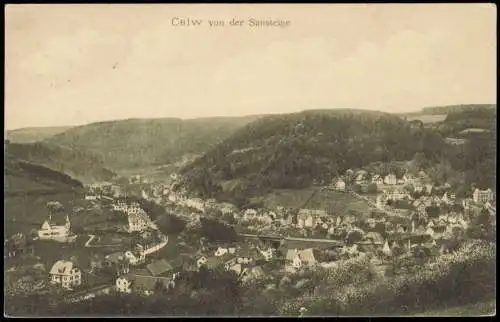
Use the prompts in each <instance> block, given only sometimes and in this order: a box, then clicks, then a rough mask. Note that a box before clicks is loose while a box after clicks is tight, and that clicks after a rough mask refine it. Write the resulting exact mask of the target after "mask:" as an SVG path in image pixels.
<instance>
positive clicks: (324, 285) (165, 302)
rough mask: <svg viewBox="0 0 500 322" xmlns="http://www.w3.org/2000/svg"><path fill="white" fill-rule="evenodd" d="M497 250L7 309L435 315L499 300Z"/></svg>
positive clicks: (472, 247) (210, 275)
mask: <svg viewBox="0 0 500 322" xmlns="http://www.w3.org/2000/svg"><path fill="white" fill-rule="evenodd" d="M495 253H496V246H495V245H494V244H491V243H487V242H484V241H483V242H481V241H472V242H469V243H467V244H465V245H463V246H462V247H461V248H460V249H459V250H458V251H457V252H455V253H452V254H447V255H441V256H440V257H438V258H437V260H435V261H431V262H429V263H427V264H424V265H423V266H422V267H420V268H419V269H418V270H417V271H413V272H411V273H402V274H399V275H395V276H394V277H388V276H386V277H383V276H380V275H378V274H377V273H376V272H375V270H374V267H373V266H372V264H370V261H369V260H368V259H367V258H355V259H349V260H346V261H344V262H341V264H340V265H339V267H338V268H332V269H318V270H315V271H303V272H301V273H297V274H292V275H290V276H288V277H283V278H274V277H273V278H271V277H264V278H262V279H260V280H257V281H254V282H253V283H252V284H245V285H242V284H241V283H240V282H239V281H238V280H237V278H236V276H235V275H233V274H232V273H229V272H226V271H224V270H218V269H215V270H201V271H200V272H198V273H185V274H184V275H182V276H181V278H180V279H179V281H178V282H177V284H176V288H175V289H174V290H172V291H167V290H164V291H163V292H159V293H158V295H154V296H150V297H140V296H103V297H99V298H96V299H92V300H89V301H85V302H80V303H77V304H64V303H62V302H61V303H59V304H57V305H49V303H48V299H47V298H46V297H40V296H38V297H37V296H31V297H22V296H16V297H12V298H8V299H6V312H7V314H9V315H11V316H30V315H31V316H67V315H75V316H83V315H87V316H88V315H93V316H110V315H123V316H132V315H157V316H171V315H181V316H182V315H194V316H200V315H208V316H216V315H236V316H276V315H284V316H288V315H290V316H297V315H298V314H299V309H300V308H301V307H305V308H307V310H308V315H311V316H319V315H336V316H346V315H348V316H353V315H357V316H360V315H372V316H373V315H400V314H407V313H408V312H432V311H433V310H439V309H442V308H443V307H452V306H463V305H468V304H474V303H477V302H478V301H483V302H487V301H491V300H492V299H494V298H495V282H494V281H495V271H496V262H495Z"/></svg>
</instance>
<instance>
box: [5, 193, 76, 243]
mask: <svg viewBox="0 0 500 322" xmlns="http://www.w3.org/2000/svg"><path fill="white" fill-rule="evenodd" d="M82 199H83V196H82V195H81V194H79V193H66V194H53V195H26V196H22V195H21V196H9V197H4V229H5V231H4V232H5V235H6V236H10V235H13V234H15V233H18V232H23V233H28V232H29V231H30V230H31V229H40V226H41V225H42V223H43V222H44V221H45V220H46V219H47V218H48V211H47V208H46V204H47V202H49V201H59V202H61V203H62V204H63V206H64V212H63V213H64V217H65V214H68V215H70V220H71V219H72V218H71V214H72V209H73V207H78V206H79V207H81V206H84V205H85V201H84V200H82ZM58 216H63V215H62V214H61V215H58ZM64 217H63V218H64Z"/></svg>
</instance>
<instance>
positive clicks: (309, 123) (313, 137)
mask: <svg viewBox="0 0 500 322" xmlns="http://www.w3.org/2000/svg"><path fill="white" fill-rule="evenodd" d="M443 144H444V143H443V140H442V138H441V137H440V136H439V135H437V134H436V133H435V132H433V131H430V130H427V129H423V128H414V127H412V126H411V125H410V124H409V123H408V122H405V121H404V120H402V119H401V118H399V117H398V116H396V115H391V114H387V113H381V112H373V111H358V110H324V111H306V112H301V113H295V114H287V115H280V116H269V117H265V118H261V119H259V120H257V121H255V122H252V123H250V124H249V125H247V126H245V127H244V128H242V129H240V130H238V131H237V132H236V133H235V134H234V135H232V136H231V137H229V138H228V139H226V140H225V141H223V142H222V143H220V144H219V145H218V146H217V147H215V148H214V149H212V150H210V151H209V152H207V153H206V154H205V155H204V156H203V157H202V158H199V159H198V160H196V161H195V162H193V163H192V164H190V165H188V166H187V167H185V168H184V169H183V171H182V172H183V174H184V175H185V176H184V177H185V181H184V182H183V185H184V186H186V187H187V188H188V189H189V190H191V191H194V192H196V193H197V194H199V195H203V196H216V197H217V195H219V196H220V195H225V194H226V193H227V192H228V191H230V192H229V194H230V195H233V196H234V195H235V194H239V195H242V196H243V195H245V196H252V195H254V194H261V193H263V192H264V191H265V190H266V189H276V188H301V187H305V186H308V185H310V184H311V183H312V182H313V181H314V180H316V181H329V180H331V179H332V178H333V177H334V176H336V175H337V174H338V173H342V172H343V171H345V170H346V169H348V168H357V167H361V166H363V165H366V164H368V163H370V162H373V161H391V160H409V159H411V158H413V156H414V155H415V153H416V152H424V153H425V155H426V156H427V158H429V159H436V158H438V156H439V155H440V151H441V149H442V146H443Z"/></svg>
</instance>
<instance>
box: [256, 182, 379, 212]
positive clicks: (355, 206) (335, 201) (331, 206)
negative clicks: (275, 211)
mask: <svg viewBox="0 0 500 322" xmlns="http://www.w3.org/2000/svg"><path fill="white" fill-rule="evenodd" d="M316 189H318V188H314V187H312V188H306V189H299V190H289V189H286V190H276V191H274V192H272V193H270V194H267V195H266V196H264V198H263V202H264V206H265V207H266V208H271V209H272V208H275V207H277V206H283V207H285V208H307V209H322V210H326V211H331V210H333V213H335V214H346V213H347V212H348V211H349V210H354V211H358V212H361V213H363V214H365V215H368V214H369V213H370V211H371V208H370V206H369V205H368V203H366V202H365V201H363V200H359V199H356V198H354V197H352V196H351V195H350V194H348V193H344V192H339V191H329V190H320V191H318V192H317V193H316V195H314V197H313V198H312V199H311V200H309V202H308V203H307V204H304V203H305V202H306V201H307V199H308V198H309V197H310V196H311V194H312V193H313V192H314V190H316Z"/></svg>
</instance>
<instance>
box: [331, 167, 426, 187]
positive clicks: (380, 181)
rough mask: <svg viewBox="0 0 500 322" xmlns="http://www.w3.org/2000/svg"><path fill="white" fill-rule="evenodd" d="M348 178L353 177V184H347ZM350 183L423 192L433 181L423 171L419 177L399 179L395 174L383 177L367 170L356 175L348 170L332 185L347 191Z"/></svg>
mask: <svg viewBox="0 0 500 322" xmlns="http://www.w3.org/2000/svg"><path fill="white" fill-rule="evenodd" d="M347 177H349V178H350V177H353V178H354V179H353V180H352V182H346V179H345V178H347ZM350 183H354V184H358V185H360V186H362V187H364V188H366V186H367V185H368V184H370V183H372V184H375V185H377V187H381V186H404V185H413V186H414V189H415V191H423V190H424V189H425V188H426V185H428V184H431V183H432V182H431V180H430V179H429V178H428V176H427V174H425V172H423V171H421V172H419V174H418V175H417V176H415V175H413V174H411V173H405V174H404V175H403V176H402V177H399V178H398V177H397V176H396V175H395V174H394V173H389V174H387V175H385V176H382V175H380V174H377V173H373V174H370V173H368V172H367V171H366V170H359V171H357V172H356V173H354V171H352V170H350V169H349V170H347V171H346V174H345V176H343V177H341V178H338V179H336V180H334V183H333V185H332V187H333V189H334V190H337V191H345V190H346V188H347V185H348V184H350Z"/></svg>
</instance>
